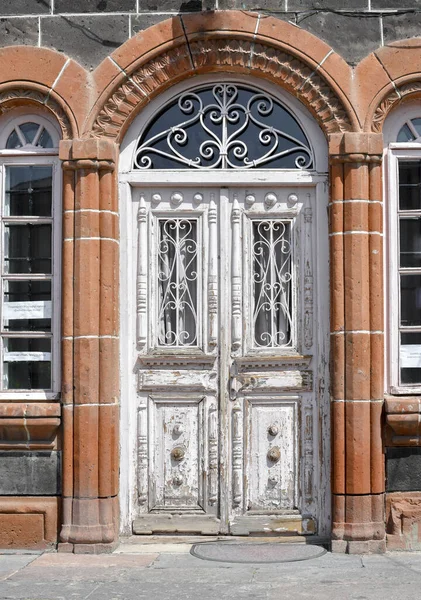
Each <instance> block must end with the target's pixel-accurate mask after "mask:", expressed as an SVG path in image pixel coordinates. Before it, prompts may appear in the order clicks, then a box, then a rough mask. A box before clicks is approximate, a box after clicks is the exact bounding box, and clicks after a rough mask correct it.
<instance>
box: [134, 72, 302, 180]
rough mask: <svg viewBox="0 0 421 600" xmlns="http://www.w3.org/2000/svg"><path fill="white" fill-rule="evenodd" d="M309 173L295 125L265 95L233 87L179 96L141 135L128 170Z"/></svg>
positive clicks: (282, 108) (219, 86)
mask: <svg viewBox="0 0 421 600" xmlns="http://www.w3.org/2000/svg"><path fill="white" fill-rule="evenodd" d="M259 167H260V168H269V169H301V170H303V169H312V168H314V155H313V151H312V148H311V146H310V143H309V141H308V139H307V136H306V135H305V133H304V131H303V129H302V127H301V125H300V124H299V123H298V121H297V119H296V118H295V117H294V116H293V115H292V113H291V112H290V111H289V110H288V109H287V108H286V107H285V106H283V105H282V104H281V103H280V102H279V101H278V100H276V99H275V98H274V97H272V96H271V95H270V94H268V93H267V92H261V91H257V90H255V89H253V88H250V87H246V86H243V85H236V84H233V83H218V84H216V85H207V86H203V87H201V88H198V89H196V90H194V91H186V92H183V93H181V94H180V95H179V96H178V97H177V98H176V99H174V100H172V101H171V102H170V103H169V104H167V105H166V106H165V107H164V109H163V110H162V111H160V112H159V113H158V114H157V115H156V116H155V118H154V119H153V121H152V122H151V123H150V124H149V125H148V127H147V128H146V129H145V131H144V132H143V134H142V135H141V137H140V139H139V142H138V144H137V148H136V152H135V158H134V169H180V168H182V169H189V168H190V169H251V168H259Z"/></svg>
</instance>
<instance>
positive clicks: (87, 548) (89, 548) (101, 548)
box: [57, 540, 119, 554]
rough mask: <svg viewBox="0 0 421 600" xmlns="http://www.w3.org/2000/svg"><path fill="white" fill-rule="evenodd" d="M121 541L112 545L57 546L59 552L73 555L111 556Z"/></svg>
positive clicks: (68, 544)
mask: <svg viewBox="0 0 421 600" xmlns="http://www.w3.org/2000/svg"><path fill="white" fill-rule="evenodd" d="M118 544H119V541H118V540H117V541H115V542H112V543H110V544H70V543H60V544H58V546H57V552H67V553H73V554H111V552H114V550H115V549H116V548H117V546H118Z"/></svg>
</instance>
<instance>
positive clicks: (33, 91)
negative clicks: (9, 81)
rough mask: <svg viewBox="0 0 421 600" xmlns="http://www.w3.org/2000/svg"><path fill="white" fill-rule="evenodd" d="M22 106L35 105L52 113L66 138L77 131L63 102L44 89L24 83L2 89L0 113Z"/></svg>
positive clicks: (0, 93)
mask: <svg viewBox="0 0 421 600" xmlns="http://www.w3.org/2000/svg"><path fill="white" fill-rule="evenodd" d="M21 106H27V107H28V108H29V107H30V106H35V107H37V108H40V109H42V110H43V111H44V112H45V113H47V114H50V115H51V116H52V117H53V119H55V120H56V122H57V124H58V126H59V127H60V129H61V133H62V138H63V139H64V140H67V139H71V138H72V137H73V136H74V133H75V131H76V126H75V123H74V120H73V119H71V118H70V117H69V115H68V114H67V112H66V110H65V109H64V108H63V106H62V105H61V103H60V102H59V101H58V100H57V99H55V98H54V97H53V95H52V94H51V92H50V93H48V92H46V91H44V90H43V89H37V88H35V87H26V86H25V85H24V84H21V85H16V86H13V87H8V88H6V89H3V90H0V115H1V114H3V112H4V111H5V110H9V109H10V108H17V107H21Z"/></svg>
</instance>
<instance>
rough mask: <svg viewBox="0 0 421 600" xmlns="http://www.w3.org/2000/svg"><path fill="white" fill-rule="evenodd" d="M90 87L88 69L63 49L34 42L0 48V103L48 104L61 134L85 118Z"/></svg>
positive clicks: (72, 133)
mask: <svg viewBox="0 0 421 600" xmlns="http://www.w3.org/2000/svg"><path fill="white" fill-rule="evenodd" d="M89 87H90V86H89V85H88V74H87V72H86V71H85V70H84V69H83V67H81V66H80V65H79V64H78V63H76V62H75V61H74V60H71V59H68V58H67V57H66V56H65V55H63V54H62V53H59V52H56V51H54V50H50V49H47V48H38V47H33V46H7V47H5V48H1V49H0V106H1V104H2V103H3V102H5V101H6V100H7V101H8V102H9V103H12V104H13V105H15V106H16V105H18V104H30V103H33V104H34V103H35V104H37V105H38V106H40V107H42V108H43V109H44V110H45V108H47V109H49V110H50V112H52V113H53V114H54V115H55V117H56V118H57V120H58V122H59V125H60V126H61V128H62V131H63V137H64V138H71V137H73V136H76V135H77V134H78V131H79V130H80V128H81V125H82V123H83V121H84V120H85V118H86V113H87V110H88V107H89V101H90V100H89ZM65 121H67V123H66V122H65Z"/></svg>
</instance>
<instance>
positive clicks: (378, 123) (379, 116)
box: [371, 81, 421, 133]
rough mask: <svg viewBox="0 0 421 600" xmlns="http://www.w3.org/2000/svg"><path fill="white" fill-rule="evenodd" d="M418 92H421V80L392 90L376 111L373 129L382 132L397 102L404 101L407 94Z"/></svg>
mask: <svg viewBox="0 0 421 600" xmlns="http://www.w3.org/2000/svg"><path fill="white" fill-rule="evenodd" d="M417 92H421V81H412V82H410V83H406V84H404V85H402V86H400V87H396V88H395V89H394V90H393V91H392V92H390V94H389V95H388V96H386V98H384V99H383V100H382V101H381V102H380V104H379V105H378V106H377V108H376V110H375V111H374V115H373V119H372V125H371V131H374V132H375V133H381V132H382V130H383V124H384V121H385V119H386V117H387V115H388V114H389V113H390V111H391V110H392V109H393V108H394V107H395V106H396V104H399V103H400V102H402V100H403V99H404V98H405V97H406V96H410V95H411V94H416V93H417Z"/></svg>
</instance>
